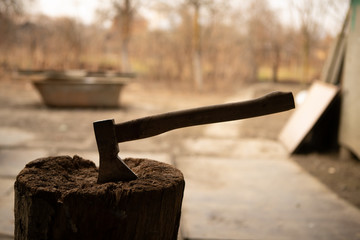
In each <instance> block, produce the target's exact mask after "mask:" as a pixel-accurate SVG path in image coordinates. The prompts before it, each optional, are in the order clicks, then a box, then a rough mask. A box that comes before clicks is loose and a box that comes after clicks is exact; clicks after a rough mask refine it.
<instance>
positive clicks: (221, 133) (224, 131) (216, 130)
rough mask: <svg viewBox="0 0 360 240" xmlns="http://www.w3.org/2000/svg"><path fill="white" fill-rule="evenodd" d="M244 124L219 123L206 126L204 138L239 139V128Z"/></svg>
mask: <svg viewBox="0 0 360 240" xmlns="http://www.w3.org/2000/svg"><path fill="white" fill-rule="evenodd" d="M241 123H242V122H238V121H236V122H227V123H217V124H211V125H209V126H206V128H205V129H204V136H206V137H213V138H226V139H229V138H230V139H231V138H237V137H238V136H239V130H238V129H239V128H240V125H241Z"/></svg>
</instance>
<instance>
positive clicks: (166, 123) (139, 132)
mask: <svg viewBox="0 0 360 240" xmlns="http://www.w3.org/2000/svg"><path fill="white" fill-rule="evenodd" d="M294 107H295V104H294V98H293V95H292V93H291V92H273V93H270V94H268V95H265V96H263V97H260V98H257V99H253V100H249V101H243V102H235V103H228V104H221V105H213V106H207V107H201V108H194V109H188V110H182V111H176V112H169V113H164V114H159V115H154V116H149V117H144V118H139V119H135V120H132V121H128V122H124V123H120V124H116V125H115V133H116V138H117V142H126V141H131V140H136V139H142V138H147V137H152V136H155V135H158V134H161V133H164V132H167V131H170V130H174V129H178V128H184V127H190V126H196V125H203V124H210V123H218V122H226V121H233V120H238V119H245V118H251V117H257V116H262V115H267V114H272V113H277V112H282V111H286V110H289V109H292V108H294Z"/></svg>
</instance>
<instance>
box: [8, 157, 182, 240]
mask: <svg viewBox="0 0 360 240" xmlns="http://www.w3.org/2000/svg"><path fill="white" fill-rule="evenodd" d="M124 161H125V162H126V163H127V164H128V166H129V167H130V168H131V169H132V170H133V171H134V172H135V173H136V174H137V175H138V179H136V180H133V181H129V182H116V183H112V182H111V183H104V184H97V183H96V181H97V175H98V169H97V168H96V167H95V164H94V163H93V162H91V161H88V160H84V159H82V158H80V157H78V156H74V157H73V158H71V157H68V156H60V157H49V158H43V159H37V160H35V161H32V162H30V163H29V164H27V165H26V167H25V168H24V169H23V170H22V171H21V172H20V173H19V175H18V176H17V178H16V182H15V239H29V240H30V239H34V240H35V239H36V240H41V239H80V240H81V239H122V240H130V239H131V240H136V239H137V240H140V239H153V240H169V239H174V240H175V239H177V233H178V228H179V222H180V212H181V203H182V197H183V190H184V178H183V175H182V174H181V172H180V171H179V170H177V169H175V168H174V167H172V166H170V165H168V164H165V163H160V162H156V161H152V160H146V159H125V160H124Z"/></svg>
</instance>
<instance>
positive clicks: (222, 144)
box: [183, 137, 287, 159]
mask: <svg viewBox="0 0 360 240" xmlns="http://www.w3.org/2000/svg"><path fill="white" fill-rule="evenodd" d="M183 146H184V147H185V149H186V152H187V153H189V154H195V155H208V156H227V157H242V158H243V157H245V158H249V157H251V158H255V157H261V158H264V157H265V158H271V159H274V158H275V159H276V158H279V157H280V158H282V157H284V156H286V155H287V152H286V150H285V148H284V147H283V146H282V145H281V144H279V143H278V142H277V141H273V140H269V139H256V138H242V139H232V138H229V139H214V138H207V137H206V138H197V139H195V138H190V139H186V140H185V141H184V142H183Z"/></svg>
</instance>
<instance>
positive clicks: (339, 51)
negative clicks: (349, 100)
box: [321, 11, 350, 84]
mask: <svg viewBox="0 0 360 240" xmlns="http://www.w3.org/2000/svg"><path fill="white" fill-rule="evenodd" d="M349 18H350V11H349V12H348V14H347V15H346V18H345V21H344V24H343V26H342V29H341V31H340V34H339V35H338V36H337V38H336V40H335V41H334V43H333V44H332V46H331V48H330V51H329V55H328V57H327V59H326V61H325V63H324V67H323V70H322V73H321V81H323V82H327V83H332V84H339V83H340V80H341V73H342V67H343V62H344V58H345V51H346V41H347V32H348V28H349V23H350V20H349Z"/></svg>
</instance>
